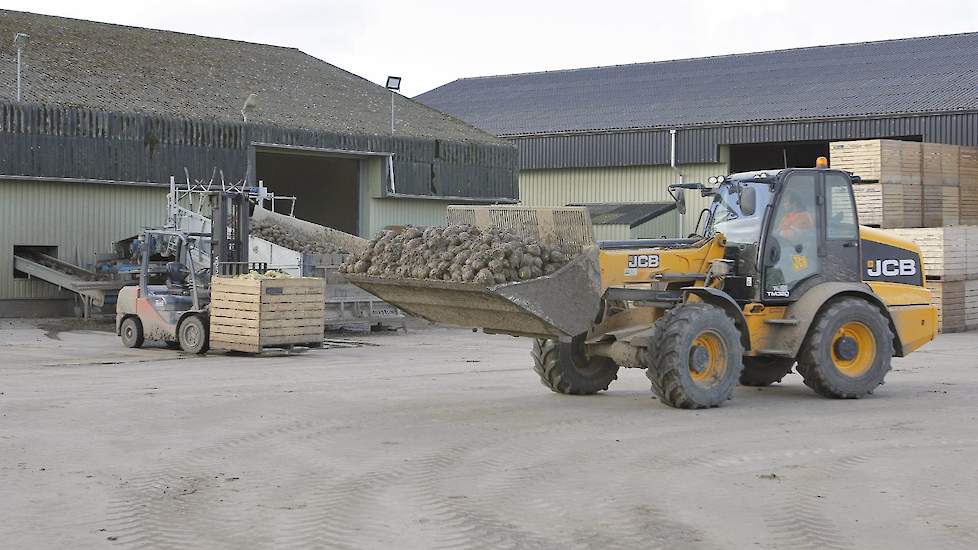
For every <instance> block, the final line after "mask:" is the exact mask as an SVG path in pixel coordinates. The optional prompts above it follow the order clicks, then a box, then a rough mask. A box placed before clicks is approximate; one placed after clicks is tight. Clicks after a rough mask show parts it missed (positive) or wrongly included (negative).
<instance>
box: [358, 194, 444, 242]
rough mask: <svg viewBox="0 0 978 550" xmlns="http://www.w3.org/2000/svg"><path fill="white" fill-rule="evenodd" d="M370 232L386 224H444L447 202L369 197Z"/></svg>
mask: <svg viewBox="0 0 978 550" xmlns="http://www.w3.org/2000/svg"><path fill="white" fill-rule="evenodd" d="M370 203H371V213H370V225H369V227H370V232H369V233H367V235H369V236H371V237H372V236H374V235H376V234H377V232H378V231H380V230H381V229H383V228H384V227H386V226H388V225H406V224H411V225H445V212H446V211H447V210H448V204H449V203H448V202H445V201H431V200H425V199H371V201H370Z"/></svg>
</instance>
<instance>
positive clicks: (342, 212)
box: [255, 147, 361, 235]
mask: <svg viewBox="0 0 978 550" xmlns="http://www.w3.org/2000/svg"><path fill="white" fill-rule="evenodd" d="M360 162H361V160H360V158H358V157H357V156H356V155H344V154H341V153H322V152H318V151H304V150H297V149H291V148H285V147H283V148H276V147H262V148H260V149H257V150H256V151H255V174H256V176H257V180H258V181H262V182H264V184H265V187H267V188H268V190H269V191H271V192H272V193H275V194H276V195H279V196H294V197H295V198H296V202H295V216H296V217H297V218H301V219H303V220H306V221H310V222H313V223H317V224H319V225H324V226H326V227H332V228H334V229H339V230H340V231H345V232H347V233H350V234H353V235H357V234H359V233H360V218H361V204H360Z"/></svg>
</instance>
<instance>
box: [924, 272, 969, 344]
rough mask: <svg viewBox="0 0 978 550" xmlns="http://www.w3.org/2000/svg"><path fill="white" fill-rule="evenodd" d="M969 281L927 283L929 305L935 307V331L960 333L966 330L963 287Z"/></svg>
mask: <svg viewBox="0 0 978 550" xmlns="http://www.w3.org/2000/svg"><path fill="white" fill-rule="evenodd" d="M967 282H969V281H927V288H928V289H930V291H931V303H932V304H934V305H935V306H937V330H939V331H941V332H961V331H964V330H967V308H966V306H965V302H966V299H965V296H966V292H965V286H966V283H967Z"/></svg>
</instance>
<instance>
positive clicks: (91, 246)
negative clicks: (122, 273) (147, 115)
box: [0, 179, 169, 307]
mask: <svg viewBox="0 0 978 550" xmlns="http://www.w3.org/2000/svg"><path fill="white" fill-rule="evenodd" d="M168 190H169V189H167V188H162V187H146V186H128V185H108V184H94V183H60V182H59V183H54V182H45V181H11V180H4V179H0V223H2V224H3V225H2V229H0V300H2V299H15V298H51V297H68V296H70V293H66V292H65V293H62V292H59V291H58V289H57V288H55V287H53V286H52V285H50V284H48V283H45V282H43V281H37V280H28V279H15V278H14V277H13V250H14V246H15V245H27V246H31V245H37V246H57V247H58V256H59V257H60V258H61V259H63V260H67V261H70V262H73V263H79V264H81V265H88V266H90V265H92V264H94V260H95V254H97V253H108V252H111V251H112V243H113V242H115V241H118V240H120V239H124V238H126V237H129V236H132V235H135V234H137V233H139V231H140V230H141V229H142V228H143V227H146V226H147V225H159V224H162V223H163V219H164V217H165V216H166V194H167V191H168ZM0 307H3V306H2V304H0Z"/></svg>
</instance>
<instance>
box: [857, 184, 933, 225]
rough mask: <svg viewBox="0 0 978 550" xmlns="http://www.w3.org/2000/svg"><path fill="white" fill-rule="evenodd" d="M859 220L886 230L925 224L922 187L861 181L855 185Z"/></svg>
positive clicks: (861, 222)
mask: <svg viewBox="0 0 978 550" xmlns="http://www.w3.org/2000/svg"><path fill="white" fill-rule="evenodd" d="M852 191H853V195H854V196H855V198H856V210H857V211H858V212H859V223H860V224H862V225H872V226H876V227H882V228H884V229H890V228H899V227H920V226H921V225H922V224H923V197H922V194H921V186H920V185H916V184H899V183H860V184H857V185H854V186H853V187H852Z"/></svg>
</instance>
